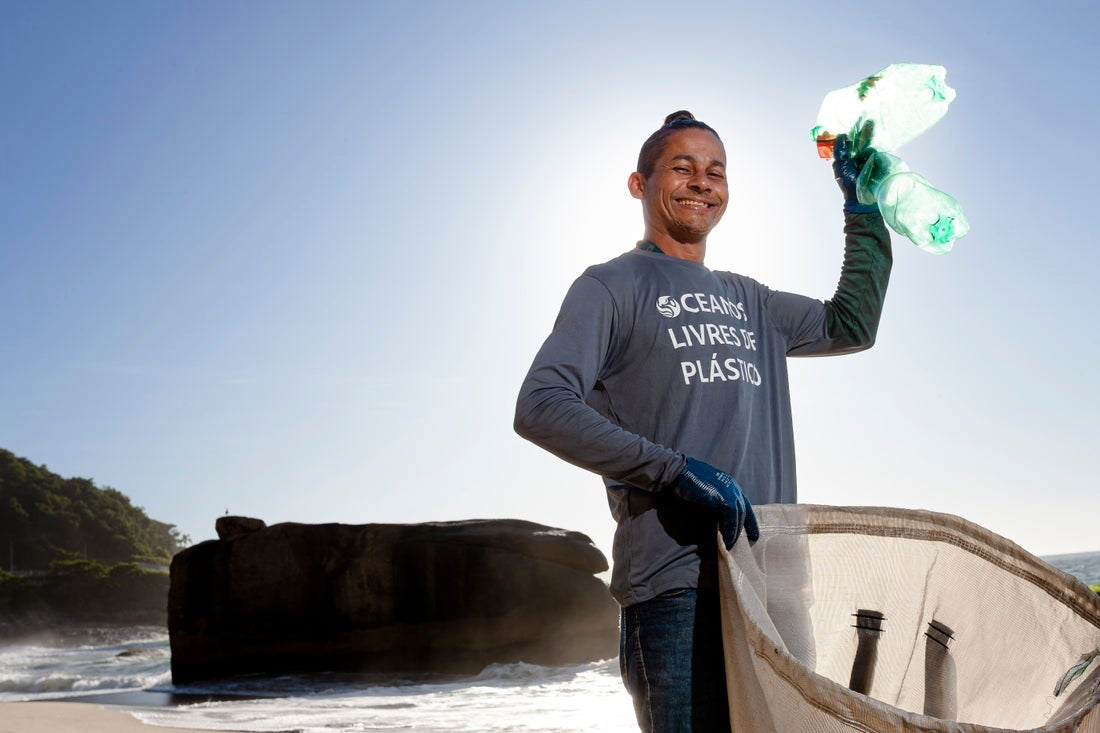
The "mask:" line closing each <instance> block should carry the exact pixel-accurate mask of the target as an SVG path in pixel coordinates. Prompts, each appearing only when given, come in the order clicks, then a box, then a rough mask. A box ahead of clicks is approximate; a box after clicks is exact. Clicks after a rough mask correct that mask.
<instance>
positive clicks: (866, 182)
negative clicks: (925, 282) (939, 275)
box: [856, 152, 970, 254]
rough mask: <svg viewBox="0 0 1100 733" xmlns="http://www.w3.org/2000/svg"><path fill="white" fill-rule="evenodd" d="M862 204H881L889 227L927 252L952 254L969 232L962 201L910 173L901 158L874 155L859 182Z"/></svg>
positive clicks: (858, 189) (858, 191) (857, 188)
mask: <svg viewBox="0 0 1100 733" xmlns="http://www.w3.org/2000/svg"><path fill="white" fill-rule="evenodd" d="M856 195H857V196H858V197H859V202H860V203H861V204H873V203H877V204H878V209H879V211H880V212H882V218H883V219H884V220H885V221H886V224H887V225H888V226H889V227H890V228H891V229H893V230H894V231H895V232H897V233H898V234H902V235H904V236H906V237H908V238H909V239H910V240H911V241H912V242H913V244H915V245H917V246H918V247H920V248H921V249H923V250H925V251H926V252H933V253H935V254H943V253H945V252H949V251H950V250H951V248H952V247H953V246H954V244H955V240H957V239H960V238H962V237H963V236H965V235H966V233H967V232H969V231H970V223H969V222H968V221H967V220H966V215H965V214H963V211H962V207H961V206H959V202H958V201H956V200H955V199H954V198H952V197H951V196H949V195H947V194H946V193H944V192H943V191H940V190H939V189H937V188H934V187H933V186H932V184H930V183H929V182H928V181H927V180H926V179H925V178H924V176H922V175H920V174H919V173H914V172H913V171H911V170H909V166H907V165H906V164H905V161H903V160H902V159H901V158H899V157H898V156H896V155H891V154H890V153H880V152H874V153H872V154H871V157H870V158H868V159H867V162H866V163H865V164H864V166H863V170H862V172H860V174H859V178H858V179H857V180H856Z"/></svg>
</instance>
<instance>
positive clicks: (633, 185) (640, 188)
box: [626, 171, 645, 199]
mask: <svg viewBox="0 0 1100 733" xmlns="http://www.w3.org/2000/svg"><path fill="white" fill-rule="evenodd" d="M626 187H627V188H628V189H630V195H631V196H633V197H634V198H636V199H641V198H645V178H643V177H642V174H641V173H638V172H637V171H634V172H633V173H631V174H630V178H627V179H626Z"/></svg>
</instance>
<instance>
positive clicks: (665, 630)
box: [515, 112, 892, 732]
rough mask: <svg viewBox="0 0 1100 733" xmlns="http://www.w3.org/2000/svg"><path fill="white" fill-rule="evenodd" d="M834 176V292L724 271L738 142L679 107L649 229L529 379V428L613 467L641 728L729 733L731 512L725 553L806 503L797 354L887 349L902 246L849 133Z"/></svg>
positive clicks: (623, 656) (621, 590) (620, 585)
mask: <svg viewBox="0 0 1100 733" xmlns="http://www.w3.org/2000/svg"><path fill="white" fill-rule="evenodd" d="M834 171H835V173H836V179H837V182H838V183H839V184H840V187H841V190H842V191H843V192H844V194H845V204H844V209H845V214H844V218H845V225H844V232H845V256H844V266H843V268H842V272H841V277H840V283H839V285H838V287H837V291H836V294H835V295H834V296H833V298H832V300H830V301H826V302H824V303H823V302H822V301H820V300H813V299H810V298H806V297H804V296H801V295H794V294H791V293H784V292H779V291H774V290H770V289H768V288H767V287H765V286H763V285H761V284H760V283H758V282H756V281H755V280H752V279H750V278H747V277H744V276H742V275H736V274H733V273H728V272H713V271H711V270H709V269H707V268H706V267H705V266H704V265H703V259H704V256H705V255H706V245H707V234H709V233H710V231H711V230H712V229H713V228H714V226H715V225H716V224H718V221H719V220H720V219H721V218H722V214H723V212H724V211H725V209H726V203H727V197H728V186H727V182H726V154H725V148H724V147H723V145H722V141H721V140H720V139H719V137H718V134H717V133H716V132H715V131H714V130H713V129H711V128H710V127H709V126H708V125H705V124H704V123H702V122H699V121H697V120H695V118H694V117H692V115H691V114H690V113H687V112H677V113H673V114H672V115H669V117H668V118H667V119H666V120H665V125H664V126H662V127H661V129H659V130H657V131H656V132H655V133H653V135H652V136H650V138H649V139H648V140H647V141H646V143H645V144H644V145H643V146H642V150H641V153H640V155H639V157H638V169H637V170H636V171H635V172H633V173H631V174H630V177H629V179H628V183H627V185H628V188H629V189H630V193H631V195H632V196H634V198H636V199H639V200H640V201H641V202H642V214H643V218H644V221H645V239H644V240H643V241H641V242H639V243H638V246H637V247H636V248H634V249H633V250H632V251H629V252H627V253H626V254H623V255H621V256H619V257H617V258H615V259H613V260H611V261H610V262H606V263H604V264H601V265H595V266H593V267H590V268H588V270H586V271H585V272H584V274H583V275H581V277H579V278H578V279H577V280H576V282H574V283H573V286H572V287H571V288H570V290H569V293H568V294H567V295H566V296H565V301H564V302H563V304H562V308H561V313H560V314H559V316H558V319H557V321H556V322H555V324H554V329H553V331H552V332H551V334H550V336H549V337H548V338H547V339H546V342H545V344H543V347H542V349H541V350H540V351H539V353H538V355H537V356H536V357H535V361H534V364H533V365H532V367H531V370H530V372H529V373H528V374H527V378H526V379H525V381H524V383H523V386H522V388H521V390H520V395H519V400H518V403H517V406H516V420H515V427H516V431H517V432H518V433H519V434H520V435H522V436H523V437H525V438H527V439H529V440H531V441H533V442H535V443H537V444H538V445H540V446H542V447H544V448H546V449H547V450H549V451H551V452H552V453H554V454H555V455H557V456H559V457H561V458H564V459H565V460H567V461H570V462H571V463H574V464H576V465H578V466H582V467H584V468H587V469H589V470H591V471H594V472H596V473H598V474H600V475H602V476H603V477H604V483H605V485H606V487H607V493H608V499H609V503H610V505H611V513H612V515H613V516H614V518H615V520H616V522H617V523H618V526H617V528H616V532H615V542H614V548H613V560H614V569H613V572H612V581H611V592H612V594H613V595H614V596H615V598H616V600H618V601H619V603H620V604H621V605H622V626H621V635H620V656H619V660H620V668H621V671H622V674H623V681H624V683H625V684H626V687H627V689H628V690H629V691H630V693H631V695H632V697H633V699H634V707H635V711H636V713H637V717H638V723H639V725H640V726H641V728H642V729H643V730H646V731H650V730H652V731H688V730H696V731H708V732H710V731H721V730H728V725H729V723H728V719H729V718H728V710H727V703H726V692H725V672H724V661H723V657H722V647H721V626H720V616H719V604H718V597H717V573H716V560H717V541H716V534H717V533H716V531H715V528H716V523H717V528H718V532H719V533H720V534H721V536H722V538H723V541H724V543H725V545H726V546H727V548H729V547H732V545H733V544H734V542H736V540H737V538H738V536H739V534H740V532H741V530H742V527H744V530H745V533H746V535H747V536H748V538H749V540H751V541H755V540H756V539H757V538H758V536H759V530H758V528H757V525H756V519H755V516H754V515H753V512H752V506H751V502H757V503H760V502H764V503H772V502H794V501H795V500H796V495H795V473H794V435H793V429H792V426H791V410H790V394H789V388H788V381H787V369H786V357H787V356H789V355H811V354H813V355H820V354H837V353H846V352H852V351H858V350H861V349H865V348H869V347H870V346H871V344H872V343H873V341H874V337H875V332H876V330H877V327H878V321H879V315H880V313H881V310H882V302H883V297H884V295H885V291H886V284H887V281H888V278H889V272H890V265H891V262H892V259H891V252H890V238H889V234H888V233H887V231H886V228H885V226H884V224H883V221H882V217H881V215H880V214H879V213H878V211H877V208H876V207H874V206H866V205H861V204H860V203H859V202H858V201H857V200H856V196H855V190H854V189H855V179H856V177H857V176H858V173H859V165H858V163H857V162H856V161H852V160H850V159H849V158H848V155H847V141H846V140H845V139H843V138H841V139H839V140H838V141H837V144H836V161H835V162H834ZM742 487H743V489H744V491H742Z"/></svg>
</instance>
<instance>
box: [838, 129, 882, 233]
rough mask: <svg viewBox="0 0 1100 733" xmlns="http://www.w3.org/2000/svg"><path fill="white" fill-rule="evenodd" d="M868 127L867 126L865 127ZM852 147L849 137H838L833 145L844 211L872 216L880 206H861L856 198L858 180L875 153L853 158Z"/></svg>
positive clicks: (870, 151)
mask: <svg viewBox="0 0 1100 733" xmlns="http://www.w3.org/2000/svg"><path fill="white" fill-rule="evenodd" d="M865 127H866V126H865ZM851 150H852V145H851V143H850V142H849V141H848V136H847V135H837V138H836V142H834V143H833V177H834V178H836V185H838V186H840V190H841V191H842V192H843V193H844V210H845V211H850V212H852V213H854V214H870V213H871V212H873V211H878V204H861V203H860V202H859V199H858V198H856V179H857V178H859V173H860V171H862V170H863V164H864V163H866V162H867V159H868V158H870V157H871V153H872V152H873V151H872V150H871V149H867V150H865V151H864V152H862V153H860V154H859V155H857V156H856V157H854V158H853V157H851V155H850V153H851Z"/></svg>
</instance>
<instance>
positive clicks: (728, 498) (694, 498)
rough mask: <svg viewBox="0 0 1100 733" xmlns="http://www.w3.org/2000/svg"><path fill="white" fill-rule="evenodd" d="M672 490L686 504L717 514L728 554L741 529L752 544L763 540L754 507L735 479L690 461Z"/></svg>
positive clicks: (699, 462) (698, 462)
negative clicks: (702, 507)
mask: <svg viewBox="0 0 1100 733" xmlns="http://www.w3.org/2000/svg"><path fill="white" fill-rule="evenodd" d="M670 488H671V489H672V493H673V494H675V495H676V496H678V497H679V498H681V499H683V500H684V501H690V502H692V503H695V504H701V505H703V506H705V507H709V508H711V509H717V510H718V512H719V514H718V526H719V528H720V529H721V531H722V540H723V541H725V543H726V549H727V550H729V549H731V548H732V547H733V543H734V542H736V541H737V538H738V537H739V536H740V535H741V527H742V526H744V528H745V534H746V535H748V538H749V539H750V540H751V541H753V542H756V540H758V539H760V526H759V525H758V524H757V523H756V515H755V514H753V511H752V504H750V503H749V500H748V499H746V498H745V495H744V494H743V493H741V487H740V486H738V485H737V482H736V481H734V480H733V476H730V475H729V474H727V473H723V472H722V471H719V470H718V469H717V468H715V467H714V466H711V465H709V464H707V463H703V462H702V461H697V460H695V459H694V458H688V459H687V463H685V464H684V468H683V469H682V470H681V471H680V477H679V478H678V479H677V480H676V482H675V483H674V484H672V485H671V486H670Z"/></svg>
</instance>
